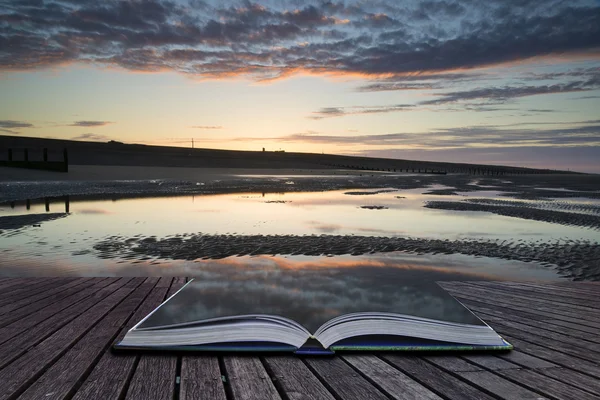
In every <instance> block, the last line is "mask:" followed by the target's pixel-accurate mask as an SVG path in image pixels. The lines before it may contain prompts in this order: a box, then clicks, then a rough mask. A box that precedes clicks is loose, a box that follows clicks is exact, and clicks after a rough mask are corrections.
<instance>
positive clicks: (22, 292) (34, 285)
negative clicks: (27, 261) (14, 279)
mask: <svg viewBox="0 0 600 400" xmlns="http://www.w3.org/2000/svg"><path fill="white" fill-rule="evenodd" d="M60 280H61V279H60V278H41V279H37V278H36V279H29V280H23V281H22V282H21V284H20V285H18V286H11V287H10V288H7V289H5V290H2V292H0V305H3V304H5V302H6V301H8V302H10V301H11V300H12V299H17V298H19V296H28V295H29V293H31V292H34V293H36V292H37V290H39V289H44V288H45V287H49V286H51V285H52V284H53V283H54V282H56V281H60Z"/></svg>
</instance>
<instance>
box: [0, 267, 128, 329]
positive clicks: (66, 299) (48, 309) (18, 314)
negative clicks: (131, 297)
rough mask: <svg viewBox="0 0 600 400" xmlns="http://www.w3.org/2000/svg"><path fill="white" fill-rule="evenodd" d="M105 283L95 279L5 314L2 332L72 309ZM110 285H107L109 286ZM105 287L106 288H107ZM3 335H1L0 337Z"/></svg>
mask: <svg viewBox="0 0 600 400" xmlns="http://www.w3.org/2000/svg"><path fill="white" fill-rule="evenodd" d="M116 280H117V278H112V281H116ZM104 281H107V280H106V279H104V278H99V279H93V280H92V281H88V282H87V283H83V284H81V285H80V286H76V287H74V288H69V289H67V290H64V291H62V292H60V293H56V294H54V295H52V296H50V297H47V298H46V299H44V300H42V301H36V302H34V303H32V304H29V305H27V306H25V307H21V308H19V309H17V310H14V311H12V312H10V313H7V314H4V315H2V316H0V327H1V328H0V332H3V329H4V327H8V326H15V325H24V324H26V322H27V321H30V320H31V319H32V318H33V316H34V315H36V316H40V315H43V316H44V317H46V318H47V317H49V316H51V315H53V313H55V312H56V311H57V310H59V309H60V308H61V307H62V308H65V307H70V306H72V305H73V304H74V303H75V302H76V300H75V299H79V298H84V297H87V296H89V294H90V293H92V292H93V291H90V290H89V288H90V287H96V286H97V285H102V284H103V283H102V282H104ZM107 284H108V283H106V285H107ZM106 285H104V286H106ZM41 310H44V311H43V313H40V311H41ZM1 336H2V334H0V337H1Z"/></svg>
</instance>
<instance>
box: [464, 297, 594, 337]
mask: <svg viewBox="0 0 600 400" xmlns="http://www.w3.org/2000/svg"><path fill="white" fill-rule="evenodd" d="M461 301H462V302H463V303H464V304H465V305H466V306H467V307H469V309H471V310H479V311H480V312H484V313H485V312H486V311H487V312H488V313H490V312H495V313H496V314H497V316H500V315H501V316H502V317H503V318H507V319H510V318H514V320H515V321H516V322H519V321H520V320H524V319H525V320H535V321H540V322H544V323H549V324H553V325H558V326H560V327H565V328H569V329H570V330H576V331H579V332H587V333H591V334H595V333H597V332H598V328H593V327H591V326H587V325H581V324H579V323H576V322H571V321H580V319H579V320H578V319H577V318H570V320H571V321H563V320H562V319H557V318H555V317H548V316H545V315H539V313H537V312H536V311H535V310H529V311H527V312H525V311H517V310H514V309H508V308H506V307H502V306H499V305H498V304H491V303H492V302H490V303H482V302H479V301H473V300H470V299H464V298H463V299H462V300H461Z"/></svg>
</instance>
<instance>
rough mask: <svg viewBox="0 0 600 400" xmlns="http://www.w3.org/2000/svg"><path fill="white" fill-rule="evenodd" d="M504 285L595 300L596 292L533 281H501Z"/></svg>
mask: <svg viewBox="0 0 600 400" xmlns="http://www.w3.org/2000/svg"><path fill="white" fill-rule="evenodd" d="M502 283H503V284H504V285H505V286H509V287H519V288H523V289H528V290H535V291H536V292H537V291H540V290H541V291H543V292H544V293H552V294H557V295H560V296H565V297H572V298H576V299H581V300H596V299H597V296H598V292H590V291H588V290H585V291H581V290H578V289H575V287H574V286H573V285H571V286H570V287H561V286H556V285H545V284H540V283H533V282H502Z"/></svg>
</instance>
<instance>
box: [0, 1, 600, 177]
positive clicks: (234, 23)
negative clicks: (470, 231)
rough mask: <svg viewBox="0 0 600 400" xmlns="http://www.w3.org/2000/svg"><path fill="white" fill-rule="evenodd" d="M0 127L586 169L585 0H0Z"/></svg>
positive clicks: (596, 39)
mask: <svg viewBox="0 0 600 400" xmlns="http://www.w3.org/2000/svg"><path fill="white" fill-rule="evenodd" d="M0 134H4V135H20V136H34V137H49V138H60V139H75V140H96V141H108V140H117V141H122V142H126V143H144V144H158V145H173V146H190V147H191V146H192V139H193V141H194V145H195V147H204V148H224V149H238V150H261V149H262V148H266V149H267V150H285V151H288V152H292V151H297V152H314V153H321V152H325V153H333V154H349V155H361V156H375V157H391V158H405V159H419V160H433V161H451V162H472V163H490V164H508V165H516V166H529V167H537V168H552V169H571V170H578V171H587V172H597V173H600V0H570V1H567V0H565V1H563V0H496V1H480V0H423V1H416V0H397V1H379V0H370V1H366V0H364V1H363V0H348V1H308V2H307V1H295V0H270V1H260V2H250V1H208V0H207V1H203V0H171V1H164V0H143V1H138V0H127V1H115V0H105V1H102V2H98V1H95V0H94V1H92V0H0Z"/></svg>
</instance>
